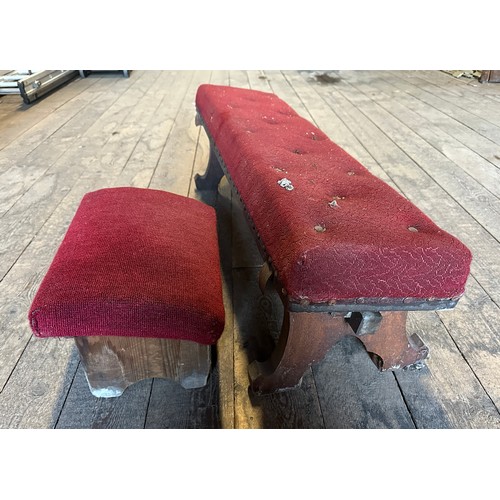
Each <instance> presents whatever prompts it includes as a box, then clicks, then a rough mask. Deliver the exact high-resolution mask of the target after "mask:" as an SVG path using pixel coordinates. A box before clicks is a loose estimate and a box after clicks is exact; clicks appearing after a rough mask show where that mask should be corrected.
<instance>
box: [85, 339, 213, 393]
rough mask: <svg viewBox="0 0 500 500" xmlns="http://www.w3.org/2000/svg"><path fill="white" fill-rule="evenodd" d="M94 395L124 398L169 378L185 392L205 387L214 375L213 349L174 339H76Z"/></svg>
mask: <svg viewBox="0 0 500 500" xmlns="http://www.w3.org/2000/svg"><path fill="white" fill-rule="evenodd" d="M75 342H76V345H77V347H78V351H79V353H80V359H81V361H82V365H83V367H84V370H85V375H86V377H87V381H88V383H89V387H90V391H91V392H92V394H93V395H94V396H96V397H98V398H111V397H117V396H121V394H122V393H123V391H124V390H125V389H126V388H127V387H128V386H130V385H132V384H134V383H135V382H138V381H140V380H144V379H148V378H169V379H173V380H175V381H177V382H179V383H180V384H181V385H182V387H184V388H185V389H195V388H198V387H203V386H204V385H205V384H206V383H207V378H208V375H209V372H210V346H206V345H202V344H197V343H196V342H189V341H183V340H174V339H157V338H139V337H76V338H75Z"/></svg>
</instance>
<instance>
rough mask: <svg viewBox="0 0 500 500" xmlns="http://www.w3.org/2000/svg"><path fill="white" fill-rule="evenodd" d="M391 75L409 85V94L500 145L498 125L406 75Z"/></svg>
mask: <svg viewBox="0 0 500 500" xmlns="http://www.w3.org/2000/svg"><path fill="white" fill-rule="evenodd" d="M391 75H392V76H393V77H394V78H395V79H397V80H402V81H404V82H405V83H406V84H408V85H407V87H406V88H407V89H408V92H410V93H411V94H412V95H414V96H415V97H418V98H419V99H420V100H422V101H424V102H426V103H428V104H430V105H432V106H434V107H435V108H437V109H440V110H441V111H443V112H444V113H446V114H447V115H448V116H451V117H452V118H454V119H455V120H457V121H459V122H460V123H462V124H464V125H467V126H468V127H469V128H471V129H473V130H475V131H476V132H477V133H479V134H480V135H482V136H484V137H486V138H488V139H489V140H490V141H492V142H494V143H495V144H497V145H500V127H499V126H498V124H497V123H495V124H493V123H491V122H489V121H487V120H485V119H484V118H481V117H479V116H477V115H475V114H473V113H472V112H471V110H466V109H462V108H461V107H459V106H457V105H456V104H454V103H452V102H449V101H448V100H445V99H443V98H442V97H440V96H438V95H435V94H434V93H433V92H430V91H429V90H426V89H423V88H420V87H419V86H418V84H417V82H415V81H414V79H412V78H410V77H409V76H408V75H407V74H406V73H404V72H403V73H397V72H391Z"/></svg>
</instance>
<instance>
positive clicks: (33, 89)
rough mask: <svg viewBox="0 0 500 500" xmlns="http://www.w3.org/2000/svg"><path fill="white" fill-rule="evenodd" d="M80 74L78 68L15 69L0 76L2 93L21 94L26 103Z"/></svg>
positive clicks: (0, 92) (0, 90) (0, 91)
mask: <svg viewBox="0 0 500 500" xmlns="http://www.w3.org/2000/svg"><path fill="white" fill-rule="evenodd" d="M77 75H78V71H77V70H64V69H57V70H39V71H31V70H25V71H20V70H15V71H11V72H9V73H6V74H4V75H2V76H0V95H7V94H20V95H21V97H22V98H23V101H24V102H25V103H26V104H31V103H32V102H33V101H34V100H36V99H38V98H39V97H42V96H43V95H45V94H47V93H48V92H50V91H51V90H54V89H55V88H57V87H59V86H61V85H63V84H64V83H66V82H67V81H69V80H71V79H72V78H74V77H75V76H77Z"/></svg>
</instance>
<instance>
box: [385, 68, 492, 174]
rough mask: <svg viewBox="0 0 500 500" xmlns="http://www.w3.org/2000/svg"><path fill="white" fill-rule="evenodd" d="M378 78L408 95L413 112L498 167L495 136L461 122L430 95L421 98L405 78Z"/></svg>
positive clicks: (387, 73) (386, 73)
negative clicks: (426, 97) (489, 135)
mask: <svg viewBox="0 0 500 500" xmlns="http://www.w3.org/2000/svg"><path fill="white" fill-rule="evenodd" d="M380 78H383V79H384V80H386V81H387V83H389V84H390V85H393V86H394V87H395V88H396V89H399V90H401V91H402V92H404V93H405V94H407V95H408V96H410V97H411V98H412V99H411V101H410V102H411V109H413V110H414V111H415V112H417V113H419V114H422V115H423V116H426V117H427V118H428V119H429V120H432V122H433V123H434V124H435V125H436V126H438V127H439V128H441V129H442V130H444V131H445V132H447V133H448V134H450V135H452V136H453V137H455V139H457V140H459V141H460V142H461V143H462V144H464V145H465V146H467V147H469V148H470V149H472V150H473V151H475V152H476V153H478V154H480V155H481V156H482V157H483V158H485V159H486V160H488V161H489V162H491V163H493V164H494V165H496V166H498V167H500V158H498V156H500V155H499V154H498V140H497V137H496V136H494V137H493V138H489V137H487V136H485V135H484V134H482V133H481V131H480V130H476V129H475V128H474V126H473V124H467V123H462V121H461V120H460V119H459V118H460V117H455V116H453V115H452V114H450V113H449V112H447V110H446V109H442V108H441V107H439V104H440V102H439V100H437V102H436V100H435V99H433V98H432V96H431V97H430V98H429V99H427V100H426V99H425V98H423V97H425V95H424V96H422V95H421V94H420V93H419V91H418V89H417V90H416V87H415V86H413V85H411V84H409V83H408V81H407V80H406V79H402V78H397V77H396V78H394V77H393V74H392V73H391V72H382V73H381V74H380ZM428 101H430V102H428Z"/></svg>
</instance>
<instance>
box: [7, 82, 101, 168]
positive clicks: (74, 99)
mask: <svg viewBox="0 0 500 500" xmlns="http://www.w3.org/2000/svg"><path fill="white" fill-rule="evenodd" d="M97 83H98V82H97V81H96V80H90V79H89V80H82V79H79V78H78V77H77V78H76V79H74V80H72V81H70V82H68V83H66V84H65V85H63V86H62V87H59V88H58V89H55V90H54V91H53V92H51V93H50V94H47V95H46V96H44V97H43V98H42V99H40V100H37V101H34V102H33V103H32V104H23V102H22V98H21V96H16V98H17V99H16V100H17V102H18V104H17V105H16V106H13V107H11V108H10V113H9V114H8V115H5V116H3V118H2V120H0V151H1V150H4V149H7V148H8V146H9V144H11V143H12V142H13V141H15V142H16V143H21V144H23V145H24V146H27V145H28V144H31V145H36V144H37V143H38V142H39V141H41V140H43V138H44V137H47V136H48V135H50V134H51V133H52V132H53V130H54V128H53V125H54V124H55V125H56V126H57V124H58V122H59V121H60V118H58V117H57V118H56V116H54V115H59V114H60V111H61V108H66V109H65V110H64V111H63V113H67V112H68V111H69V110H75V109H78V103H79V101H80V98H81V97H82V95H83V94H86V91H87V90H89V89H90V88H91V87H93V86H95V85H96V84H97ZM12 97H13V96H12ZM11 102H12V101H11ZM54 118H56V119H55V120H54ZM1 165H2V164H1V163H0V166H1Z"/></svg>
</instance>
